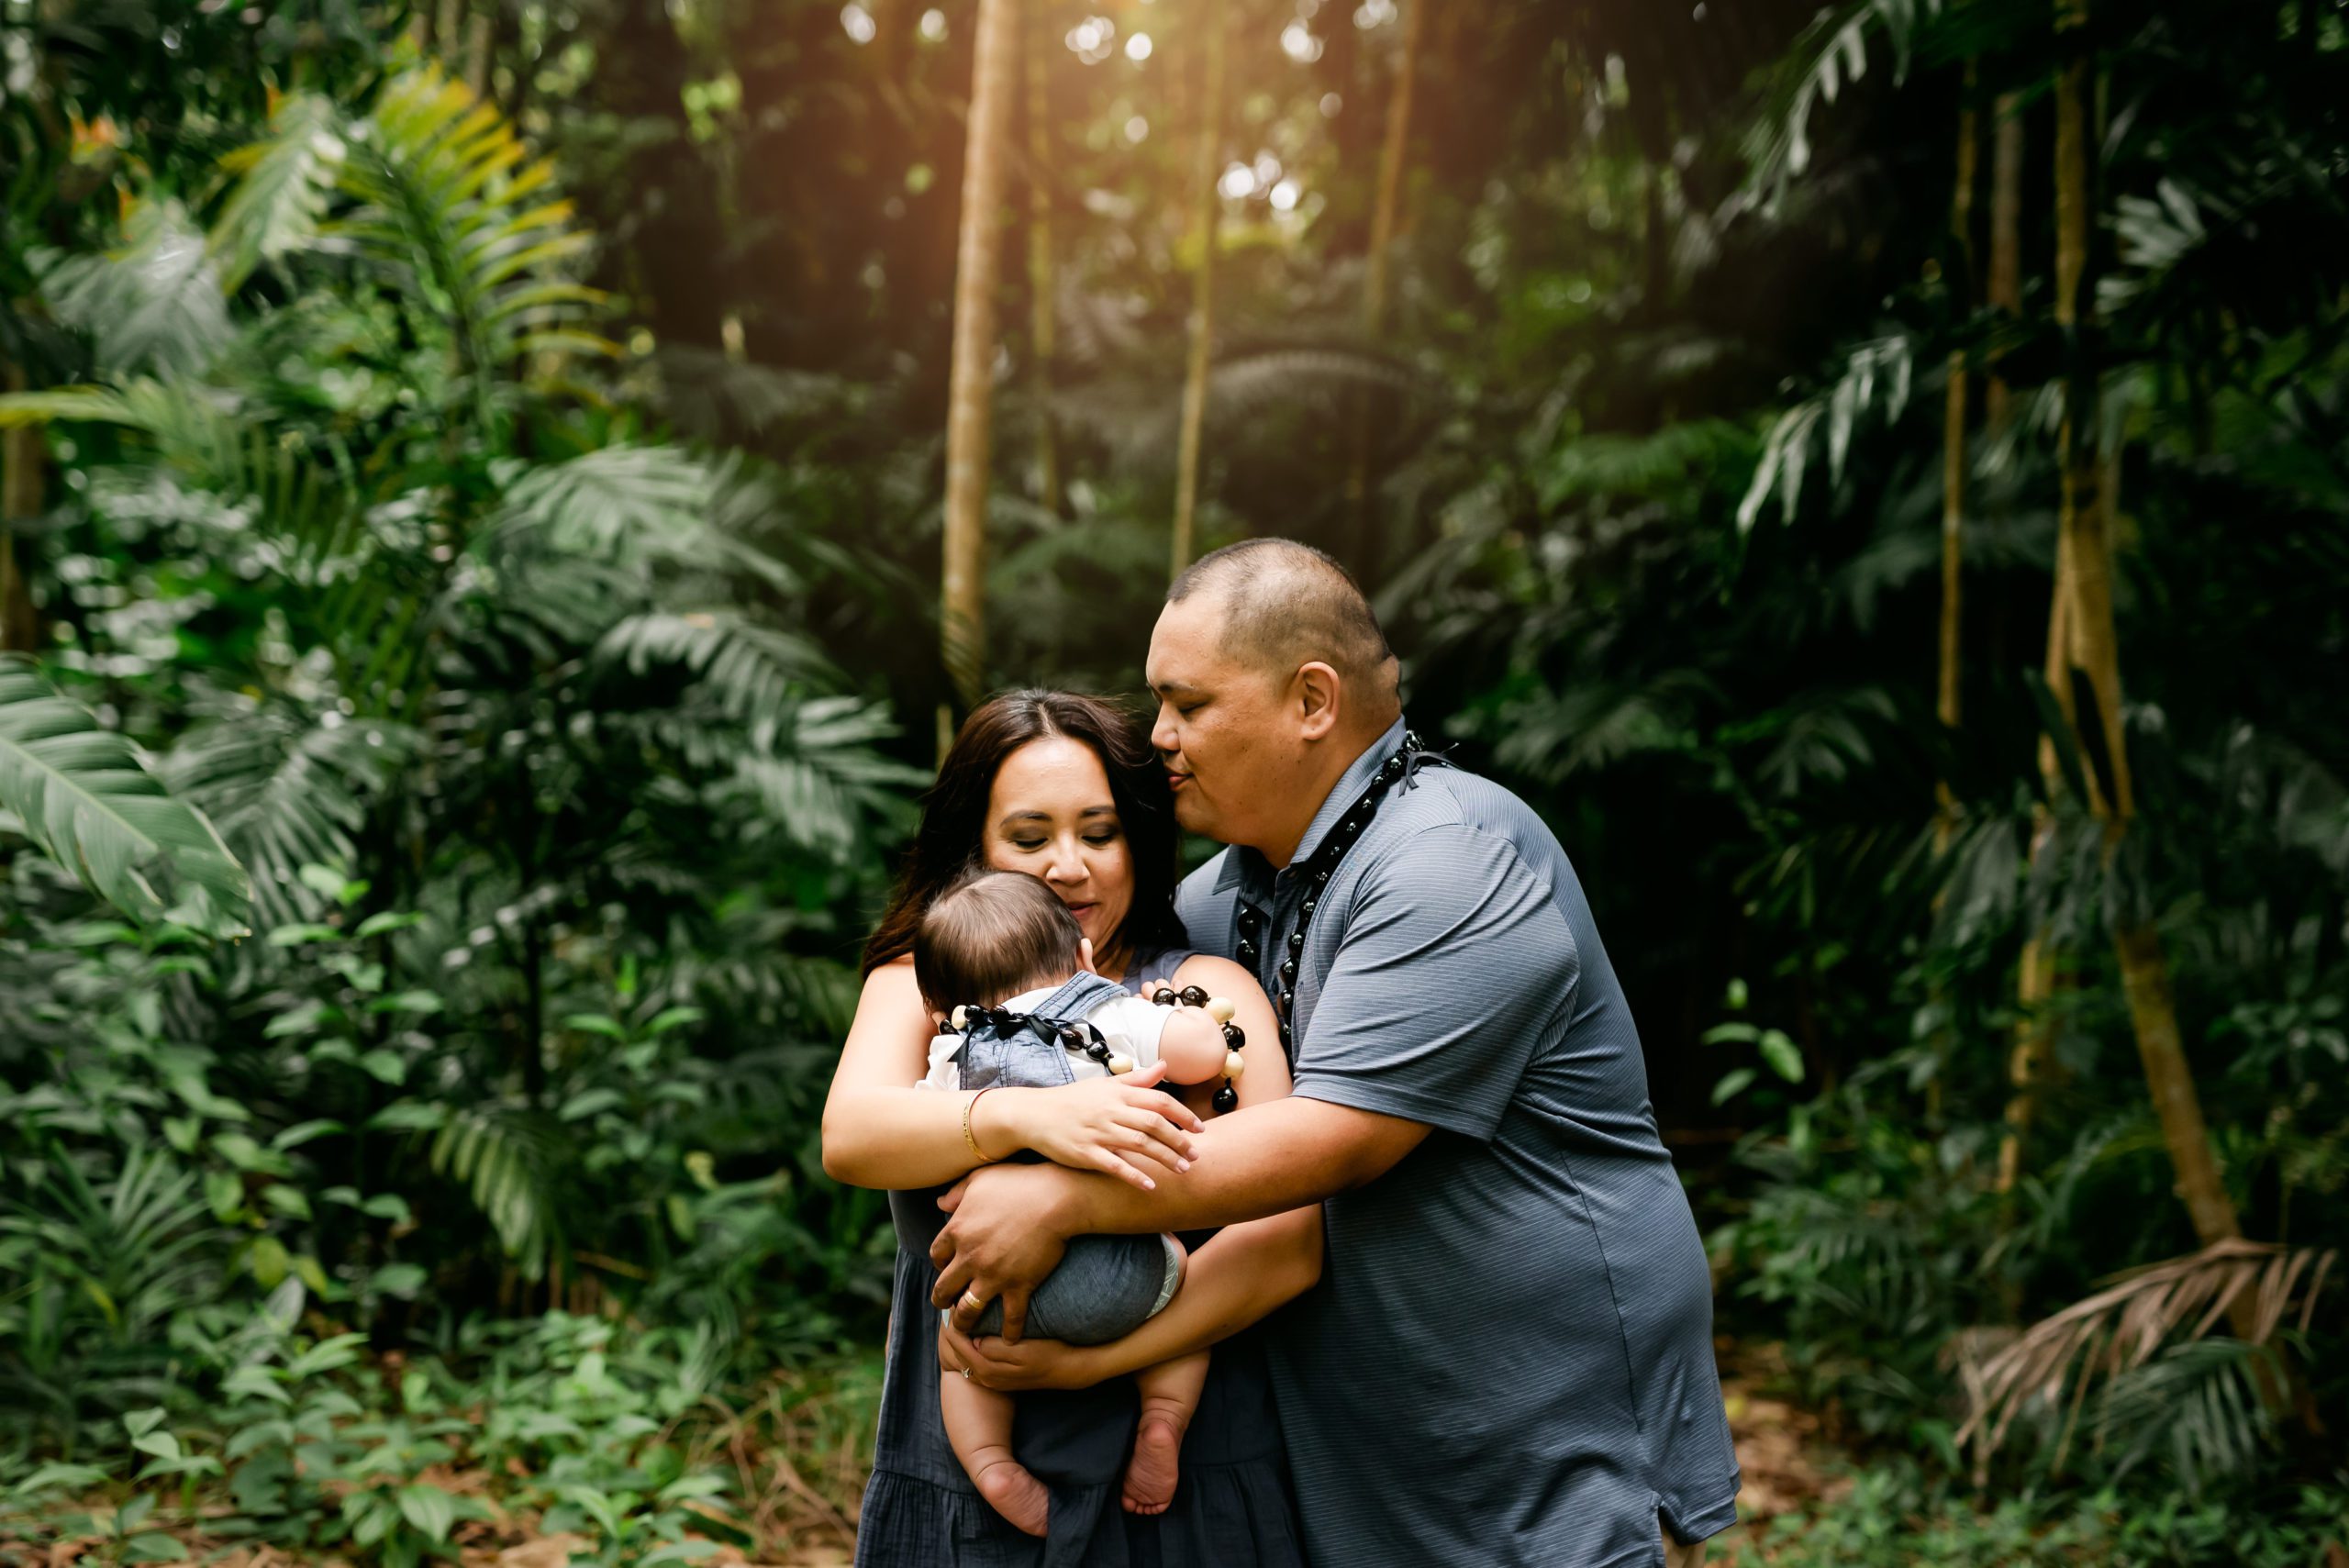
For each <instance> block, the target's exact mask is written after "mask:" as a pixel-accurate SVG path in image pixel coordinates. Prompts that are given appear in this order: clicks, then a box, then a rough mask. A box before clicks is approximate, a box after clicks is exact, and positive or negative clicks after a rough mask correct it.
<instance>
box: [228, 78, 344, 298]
mask: <svg viewBox="0 0 2349 1568" xmlns="http://www.w3.org/2000/svg"><path fill="white" fill-rule="evenodd" d="M269 129H270V134H269V138H268V139H267V140H264V141H259V142H256V143H254V144H253V145H251V146H250V147H245V148H240V149H239V150H237V151H235V152H232V153H230V154H229V155H228V157H226V158H224V159H222V160H221V162H220V166H221V168H222V169H223V170H225V171H227V172H229V173H232V174H235V175H238V176H239V179H238V181H237V183H236V185H235V186H234V187H233V188H232V189H231V191H230V192H229V195H228V201H227V202H226V203H225V204H223V206H221V209H220V215H219V217H217V218H216V219H215V220H214V222H213V225H212V233H211V236H210V241H209V245H210V250H211V254H212V264H213V266H214V268H215V269H216V271H217V272H218V274H219V281H220V286H221V288H222V289H224V290H225V291H227V292H228V293H230V294H234V293H235V292H236V291H237V290H238V289H239V287H241V286H242V285H243V284H244V282H245V280H246V279H247V278H249V277H250V276H251V275H252V273H253V270H254V269H255V268H257V267H259V266H261V265H262V263H264V262H268V261H276V260H277V259H278V258H279V257H281V256H284V255H286V254H287V253H289V252H291V251H294V250H299V249H300V248H302V247H304V246H306V245H307V244H309V243H310V242H311V240H312V239H315V238H316V236H317V231H318V227H319V225H320V224H321V223H322V222H323V221H324V220H325V218H326V215H327V209H328V205H329V204H330V202H331V201H332V200H333V196H334V189H335V182H336V180H337V178H338V177H339V176H340V173H341V172H342V164H343V159H344V158H345V156H346V155H347V154H348V153H349V151H350V142H349V140H348V135H349V132H348V128H346V127H345V126H344V124H343V119H342V111H341V109H340V107H338V106H336V105H335V103H334V102H333V100H331V99H329V98H325V97H321V96H319V95H317V94H314V93H295V94H292V95H288V96H287V97H286V98H285V99H284V101H282V102H281V103H280V104H279V105H278V106H277V110H276V112H275V113H274V114H273V115H272V116H271V117H270V123H269Z"/></svg>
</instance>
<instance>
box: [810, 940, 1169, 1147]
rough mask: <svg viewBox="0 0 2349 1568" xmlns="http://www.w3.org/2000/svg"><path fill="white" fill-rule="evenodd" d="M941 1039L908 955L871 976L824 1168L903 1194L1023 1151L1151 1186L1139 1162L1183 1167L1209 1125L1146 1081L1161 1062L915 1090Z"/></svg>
mask: <svg viewBox="0 0 2349 1568" xmlns="http://www.w3.org/2000/svg"><path fill="white" fill-rule="evenodd" d="M936 1036H937V1029H936V1027H935V1026H934V1025H933V1024H932V1022H931V1020H930V1012H929V1009H928V1008H927V1007H925V1006H923V1004H922V999H921V992H920V990H919V989H918V987H917V986H916V984H915V983H914V970H913V964H912V963H911V962H909V961H901V962H896V963H889V964H884V965H883V966H882V967H880V968H879V969H876V970H874V972H873V973H872V974H870V975H869V976H867V977H866V979H865V982H864V995H863V997H862V998H861V999H860V1000H859V1001H858V1003H857V1006H856V1020H855V1022H854V1023H852V1025H850V1027H849V1032H848V1042H847V1043H846V1044H845V1045H843V1046H842V1047H841V1061H840V1065H839V1066H838V1067H837V1068H835V1069H834V1070H833V1073H832V1088H831V1093H830V1094H829V1095H827V1096H826V1097H825V1100H824V1172H825V1173H826V1174H827V1175H829V1176H830V1177H831V1178H832V1179H833V1180H834V1181H838V1182H846V1183H848V1184H850V1185H852V1186H859V1187H882V1188H892V1189H896V1190H898V1191H910V1190H913V1189H916V1188H920V1187H934V1186H940V1185H943V1184H946V1183H948V1182H952V1181H955V1180H958V1179H960V1178H961V1177H963V1176H965V1175H968V1174H969V1173H971V1172H972V1171H973V1170H974V1169H976V1168H977V1167H978V1166H980V1165H983V1164H989V1163H992V1162H995V1161H997V1160H1001V1159H1003V1158H1004V1157H1005V1156H1007V1155H1009V1154H1013V1153H1017V1152H1018V1151H1020V1150H1022V1149H1034V1150H1036V1151H1038V1152H1040V1153H1041V1154H1043V1155H1045V1156H1046V1157H1047V1158H1050V1159H1053V1160H1058V1161H1061V1162H1063V1163H1066V1164H1069V1165H1071V1166H1073V1167H1074V1168H1076V1169H1079V1170H1089V1171H1099V1172H1102V1173H1107V1174H1110V1175H1115V1176H1118V1177H1119V1178H1121V1179H1123V1180H1126V1181H1129V1182H1130V1183H1132V1184H1134V1185H1136V1186H1138V1187H1141V1188H1143V1189H1145V1190H1148V1189H1149V1188H1150V1187H1152V1185H1153V1182H1152V1178H1151V1177H1150V1176H1149V1175H1148V1174H1146V1173H1144V1172H1143V1171H1142V1170H1141V1168H1140V1165H1139V1164H1137V1163H1136V1162H1138V1161H1140V1162H1156V1163H1157V1164H1158V1165H1160V1166H1162V1167H1163V1168H1164V1169H1165V1170H1167V1171H1176V1170H1182V1169H1186V1168H1187V1160H1188V1156H1189V1154H1190V1151H1191V1149H1192V1148H1193V1147H1194V1145H1193V1144H1192V1141H1191V1138H1190V1134H1191V1133H1193V1132H1197V1131H1198V1130H1199V1129H1200V1127H1201V1125H1202V1124H1201V1123H1200V1121H1199V1119H1198V1118H1197V1117H1196V1116H1194V1115H1193V1114H1192V1113H1191V1112H1190V1111H1189V1110H1188V1109H1186V1107H1185V1106H1182V1105H1181V1104H1179V1103H1178V1102H1176V1101H1175V1100H1174V1099H1173V1098H1171V1097H1170V1096H1168V1095H1163V1094H1160V1093H1158V1092H1157V1091H1155V1090H1153V1089H1152V1088H1151V1087H1150V1085H1151V1084H1155V1083H1156V1082H1157V1081H1158V1079H1159V1076H1160V1075H1161V1073H1162V1072H1163V1069H1162V1068H1152V1070H1151V1071H1149V1072H1147V1073H1132V1074H1129V1075H1128V1076H1126V1077H1124V1078H1119V1079H1106V1080H1087V1081H1086V1082H1084V1083H1081V1084H1069V1085H1067V1086H1066V1087H1063V1088H1058V1089H996V1090H993V1091H990V1092H987V1093H985V1094H980V1093H978V1092H976V1091H971V1092H954V1093H948V1092H945V1091H942V1090H939V1089H923V1088H916V1087H915V1086H914V1085H915V1084H916V1083H917V1082H918V1080H919V1079H920V1078H921V1076H922V1074H923V1073H925V1072H927V1071H928V1069H929V1065H930V1040H933V1039H935V1038H936ZM974 1101H975V1104H974ZM965 1106H969V1107H970V1115H971V1122H970V1128H971V1133H970V1137H969V1138H967V1139H966V1138H964V1137H963V1109H964V1107H965ZM974 1142H975V1143H976V1144H977V1145H978V1148H977V1149H976V1150H975V1151H974V1150H973V1148H972V1147H971V1146H972V1144H973V1143H974Z"/></svg>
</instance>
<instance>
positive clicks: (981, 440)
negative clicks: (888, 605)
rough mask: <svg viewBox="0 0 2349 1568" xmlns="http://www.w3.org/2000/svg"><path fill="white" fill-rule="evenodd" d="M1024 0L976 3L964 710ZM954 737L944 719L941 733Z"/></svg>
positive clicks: (968, 172)
mask: <svg viewBox="0 0 2349 1568" xmlns="http://www.w3.org/2000/svg"><path fill="white" fill-rule="evenodd" d="M1018 83H1019V0H979V25H978V41H977V45H976V50H975V54H974V61H973V64H972V68H971V113H970V125H969V129H968V132H967V134H966V139H965V142H964V147H963V214H962V229H961V235H960V242H959V244H958V246H957V249H956V252H955V268H954V350H953V360H952V367H951V369H950V371H949V373H948V386H947V408H946V529H945V547H944V552H943V553H944V561H943V569H942V572H941V579H942V580H941V603H940V617H939V620H940V627H939V631H940V653H941V657H942V658H943V660H944V662H945V664H946V671H947V674H948V675H949V677H950V678H951V679H952V682H953V685H954V692H955V695H956V696H958V697H959V698H960V699H961V700H962V702H963V705H964V706H972V705H974V704H976V703H977V701H978V699H979V695H980V692H981V690H982V687H983V684H984V682H985V670H986V594H985V570H986V514H987V479H988V457H989V452H990V450H991V449H990V440H991V438H992V436H993V428H992V424H991V420H992V416H993V412H994V410H993V406H992V397H991V391H992V388H991V385H990V381H991V373H992V371H993V368H994V362H995V346H996V310H995V295H996V270H997V258H998V256H999V255H1000V253H1001V249H1002V247H1001V244H1000V239H1001V236H1002V230H1003V199H1004V183H1005V179H1004V176H1005V173H1006V163H1007V159H1006V157H1005V153H1006V152H1007V150H1008V137H1009V129H1010V123H1011V104H1012V97H1013V94H1014V92H1015V90H1016V87H1017V84H1018ZM946 728H947V721H946V717H945V716H944V715H941V732H943V731H944V730H945V729H946Z"/></svg>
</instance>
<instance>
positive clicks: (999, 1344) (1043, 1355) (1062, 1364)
mask: <svg viewBox="0 0 2349 1568" xmlns="http://www.w3.org/2000/svg"><path fill="white" fill-rule="evenodd" d="M1097 1359H1098V1358H1097V1356H1096V1354H1095V1351H1094V1349H1093V1348H1091V1347H1086V1346H1081V1345H1068V1344H1063V1343H1062V1342H1061V1341H1060V1340H1020V1341H1019V1343H1018V1344H1016V1345H1015V1344H1011V1343H1008V1341H1006V1340H1001V1339H999V1338H997V1337H996V1336H995V1335H992V1334H990V1335H988V1336H987V1337H986V1338H985V1339H984V1340H973V1339H970V1338H968V1337H967V1336H965V1335H964V1334H963V1333H962V1332H961V1331H960V1330H959V1329H955V1328H953V1327H952V1325H941V1327H940V1329H939V1330H938V1368H939V1373H940V1375H941V1376H943V1377H953V1376H956V1375H958V1374H959V1373H962V1372H963V1370H964V1369H965V1368H967V1369H969V1371H970V1374H971V1381H972V1382H974V1383H975V1384H978V1385H981V1386H982V1387H986V1388H992V1389H995V1390H996V1391H998V1392H1000V1393H1005V1394H1016V1393H1019V1392H1020V1391H1022V1390H1025V1389H1030V1388H1090V1387H1092V1386H1093V1385H1095V1384H1097V1383H1100V1382H1102V1381H1104V1380H1106V1379H1108V1378H1109V1377H1111V1376H1114V1375H1115V1374H1114V1373H1111V1372H1109V1371H1108V1370H1107V1369H1104V1368H1097V1367H1096V1366H1095V1364H1094V1363H1095V1362H1096V1361H1097Z"/></svg>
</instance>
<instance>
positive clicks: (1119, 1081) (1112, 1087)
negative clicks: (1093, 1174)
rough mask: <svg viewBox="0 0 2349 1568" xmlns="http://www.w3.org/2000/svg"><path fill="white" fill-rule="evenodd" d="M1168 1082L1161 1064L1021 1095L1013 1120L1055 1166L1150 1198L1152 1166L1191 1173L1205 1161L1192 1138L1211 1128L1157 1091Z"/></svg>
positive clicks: (1024, 1140) (1023, 1139)
mask: <svg viewBox="0 0 2349 1568" xmlns="http://www.w3.org/2000/svg"><path fill="white" fill-rule="evenodd" d="M1165 1076H1166V1064H1165V1063H1164V1062H1156V1063H1153V1064H1152V1065H1151V1066H1149V1067H1145V1068H1143V1069H1142V1070H1141V1072H1139V1073H1127V1074H1126V1075H1125V1076H1124V1077H1122V1078H1088V1079H1085V1080H1084V1081H1083V1082H1081V1083H1075V1084H1062V1085H1061V1086H1060V1087H1059V1088H1056V1089H1030V1090H1025V1091H1021V1092H1019V1095H1018V1098H1017V1100H1016V1101H1015V1103H1014V1106H1013V1107H1012V1114H1011V1116H1010V1117H1009V1118H1007V1119H1008V1120H1010V1121H1011V1123H1012V1129H1011V1130H1012V1133H1013V1136H1014V1137H1016V1138H1017V1139H1018V1140H1019V1143H1020V1145H1021V1147H1023V1148H1027V1149H1033V1150H1034V1151H1036V1152H1037V1153H1039V1154H1041V1155H1042V1156H1043V1157H1044V1158H1045V1159H1047V1160H1050V1161H1052V1162H1053V1163H1054V1164H1056V1165H1066V1166H1068V1167H1069V1168H1070V1169H1072V1170H1076V1171H1099V1172H1102V1173H1106V1174H1108V1175H1112V1176H1116V1177H1117V1178H1119V1180H1120V1181H1124V1182H1130V1183H1131V1184H1133V1185H1135V1186H1137V1187H1140V1188H1141V1190H1142V1191H1144V1192H1151V1191H1153V1190H1154V1189H1155V1188H1156V1187H1157V1185H1158V1184H1157V1182H1156V1181H1155V1180H1154V1179H1153V1178H1152V1175H1151V1173H1150V1168H1152V1167H1156V1168H1157V1169H1159V1170H1160V1172H1161V1173H1166V1174H1173V1173H1180V1172H1183V1171H1187V1170H1189V1169H1190V1168H1191V1162H1192V1161H1193V1160H1195V1159H1197V1157H1198V1145H1197V1143H1195V1142H1194V1141H1193V1140H1192V1138H1191V1134H1193V1133H1195V1132H1197V1131H1198V1130H1200V1129H1201V1128H1203V1127H1204V1126H1205V1125H1206V1124H1205V1123H1204V1122H1202V1121H1200V1120H1199V1118H1197V1116H1196V1115H1194V1114H1193V1113H1192V1111H1191V1109H1190V1107H1188V1106H1186V1105H1184V1104H1183V1102H1182V1101H1180V1100H1178V1099H1176V1098H1175V1096H1174V1095H1168V1094H1165V1093H1163V1092H1162V1091H1160V1090H1157V1089H1154V1088H1152V1087H1151V1085H1152V1084H1155V1083H1157V1082H1158V1081H1159V1080H1160V1079H1162V1078H1163V1077H1165ZM1002 1097H1003V1095H1000V1094H998V1095H996V1098H1002ZM990 1108H991V1107H990Z"/></svg>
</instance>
